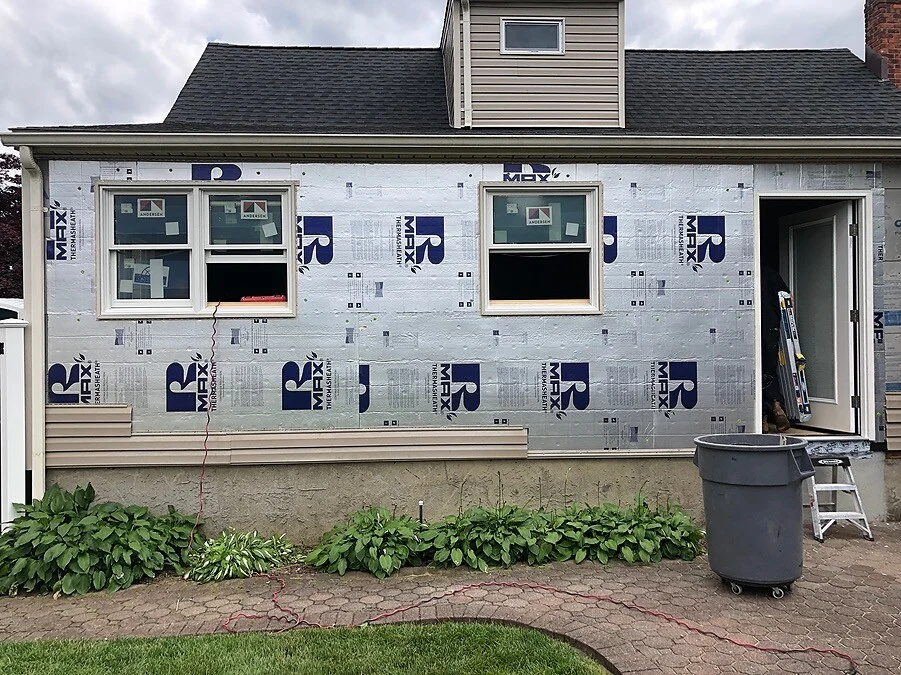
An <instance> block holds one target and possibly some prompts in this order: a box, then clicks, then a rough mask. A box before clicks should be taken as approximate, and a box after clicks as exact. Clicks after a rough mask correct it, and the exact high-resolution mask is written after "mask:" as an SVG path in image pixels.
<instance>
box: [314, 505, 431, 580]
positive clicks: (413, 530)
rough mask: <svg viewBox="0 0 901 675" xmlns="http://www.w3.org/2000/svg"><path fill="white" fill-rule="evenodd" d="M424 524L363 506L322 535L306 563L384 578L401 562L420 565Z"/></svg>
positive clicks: (320, 567)
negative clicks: (363, 508) (360, 509)
mask: <svg viewBox="0 0 901 675" xmlns="http://www.w3.org/2000/svg"><path fill="white" fill-rule="evenodd" d="M423 529H424V526H423V525H422V524H421V523H419V522H418V521H416V520H413V519H412V518H410V517H408V516H395V515H391V513H389V512H388V511H387V510H386V509H377V508H373V509H365V510H362V511H357V512H356V513H354V514H353V515H352V516H351V517H350V520H349V521H348V522H347V523H344V524H341V525H338V526H337V527H335V528H334V529H333V530H331V531H330V532H327V533H326V534H325V535H323V537H322V539H321V540H320V542H319V544H318V545H317V546H316V548H314V549H313V550H312V551H311V552H310V553H309V554H308V555H307V557H306V562H307V563H309V564H310V565H313V566H314V567H316V568H318V569H321V570H325V571H327V572H337V573H338V574H344V573H345V572H347V571H348V570H358V571H368V572H371V573H372V574H374V575H375V576H377V577H379V578H380V579H383V578H385V577H387V576H390V575H392V574H393V573H394V572H395V571H397V570H399V569H400V568H401V567H403V566H404V565H407V564H410V565H418V564H420V556H419V551H418V549H419V547H420V533H421V532H422V530H423Z"/></svg>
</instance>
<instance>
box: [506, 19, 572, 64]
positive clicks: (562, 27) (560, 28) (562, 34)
mask: <svg viewBox="0 0 901 675" xmlns="http://www.w3.org/2000/svg"><path fill="white" fill-rule="evenodd" d="M508 23H544V24H556V25H557V35H558V37H559V40H558V42H559V45H560V46H559V48H558V49H512V48H511V49H508V48H507V24H508ZM501 54H520V55H523V54H525V55H530V54H531V55H537V56H562V55H564V54H566V19H553V18H549V17H531V16H521V17H507V18H502V19H501Z"/></svg>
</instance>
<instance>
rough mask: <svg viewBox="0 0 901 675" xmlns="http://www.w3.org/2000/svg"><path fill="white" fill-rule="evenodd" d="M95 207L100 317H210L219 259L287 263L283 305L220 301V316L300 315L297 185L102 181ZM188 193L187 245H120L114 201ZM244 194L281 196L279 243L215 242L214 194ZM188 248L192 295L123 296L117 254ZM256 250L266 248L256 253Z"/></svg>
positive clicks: (213, 306) (253, 262)
mask: <svg viewBox="0 0 901 675" xmlns="http://www.w3.org/2000/svg"><path fill="white" fill-rule="evenodd" d="M96 192H97V195H96V198H95V199H96V210H95V212H96V213H97V218H98V223H97V232H98V235H99V236H98V240H99V241H98V244H99V245H98V257H97V260H98V264H99V268H98V272H99V274H98V276H99V277H100V279H99V284H98V288H97V310H98V316H99V317H100V318H166V317H176V316H208V315H210V314H212V312H213V310H214V309H215V304H216V303H210V302H208V300H207V297H208V282H207V276H208V274H207V266H208V265H210V264H216V263H228V262H232V263H246V264H256V263H260V264H270V265H271V264H280V265H284V266H285V277H286V284H287V293H286V296H287V302H284V303H221V306H220V309H219V315H220V316H238V317H240V316H254V317H264V316H294V315H295V313H296V297H297V290H296V279H295V278H294V271H295V268H294V265H293V264H292V261H293V260H294V259H295V254H294V249H295V247H296V236H295V232H294V227H295V226H294V223H295V221H296V215H295V208H294V204H295V199H296V198H295V189H294V185H293V184H292V183H287V182H277V183H268V182H267V183H247V184H244V183H242V184H240V185H235V186H224V187H223V186H218V185H217V186H207V185H196V184H193V183H191V184H185V183H181V184H175V185H172V184H160V183H150V182H146V183H145V182H138V181H129V182H128V183H121V182H112V181H110V182H105V181H101V182H99V183H98V184H97V190H96ZM144 194H146V195H148V196H155V197H156V196H159V197H164V196H166V195H186V196H187V201H188V207H187V234H188V236H187V244H185V243H180V244H116V243H115V221H114V215H115V214H114V202H115V198H116V197H119V196H122V195H127V196H141V195H144ZM229 194H235V195H238V194H241V195H245V196H246V197H252V196H254V195H261V196H278V197H279V199H280V206H281V227H280V229H281V235H282V243H280V244H268V243H266V244H264V243H259V244H258V243H253V244H213V243H212V242H211V241H210V240H211V236H210V223H211V219H210V215H209V210H208V209H209V198H210V196H211V195H220V196H221V195H229ZM142 250H143V251H150V250H152V251H157V250H158V251H187V252H188V256H189V257H188V273H189V289H190V292H189V296H190V297H189V298H187V299H165V298H152V299H151V298H146V299H128V298H119V297H118V295H119V279H118V272H119V270H118V267H117V256H118V255H119V254H120V252H121V251H142ZM252 251H265V252H266V254H262V255H254V254H253V253H252Z"/></svg>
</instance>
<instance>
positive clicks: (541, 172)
mask: <svg viewBox="0 0 901 675" xmlns="http://www.w3.org/2000/svg"><path fill="white" fill-rule="evenodd" d="M559 177H560V172H559V171H557V169H552V168H551V167H549V166H548V165H547V164H504V182H507V183H547V182H549V181H550V179H551V178H559Z"/></svg>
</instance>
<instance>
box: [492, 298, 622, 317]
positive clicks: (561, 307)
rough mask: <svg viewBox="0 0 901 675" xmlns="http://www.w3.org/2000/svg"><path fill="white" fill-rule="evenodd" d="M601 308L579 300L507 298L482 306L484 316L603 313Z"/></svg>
mask: <svg viewBox="0 0 901 675" xmlns="http://www.w3.org/2000/svg"><path fill="white" fill-rule="evenodd" d="M603 313H604V312H603V309H601V308H600V307H598V306H597V305H593V304H591V303H588V302H584V301H581V300H552V301H547V302H536V301H533V300H509V301H506V302H489V303H488V304H486V305H484V306H483V307H482V314H483V315H484V316H517V315H538V316H541V315H555V314H561V315H566V314H569V315H572V314H603Z"/></svg>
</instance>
